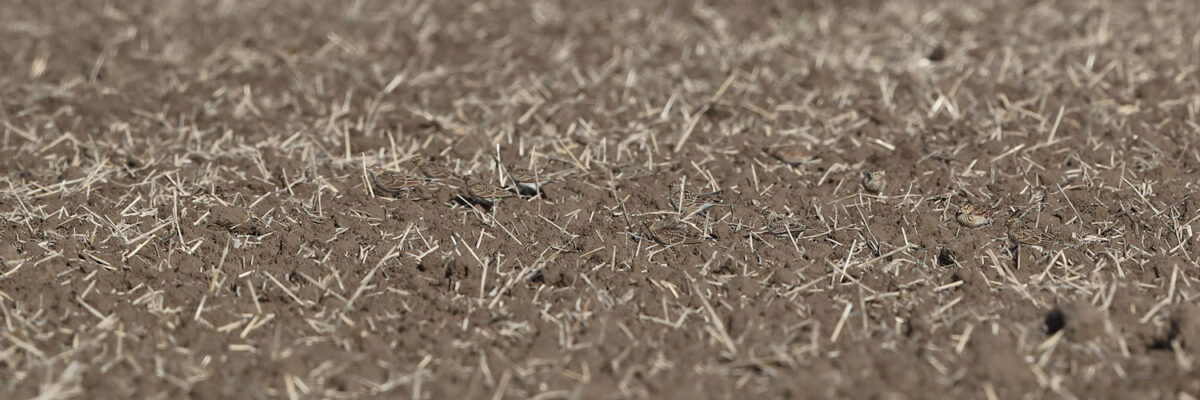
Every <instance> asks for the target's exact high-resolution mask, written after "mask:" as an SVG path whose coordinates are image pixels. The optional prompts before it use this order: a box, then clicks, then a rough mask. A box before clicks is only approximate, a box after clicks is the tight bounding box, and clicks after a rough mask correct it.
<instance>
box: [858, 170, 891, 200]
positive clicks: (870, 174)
mask: <svg viewBox="0 0 1200 400" xmlns="http://www.w3.org/2000/svg"><path fill="white" fill-rule="evenodd" d="M862 187H863V189H864V190H866V191H867V193H871V194H880V193H883V189H884V188H885V187H887V176H886V173H885V172H883V171H866V172H863V180H862Z"/></svg>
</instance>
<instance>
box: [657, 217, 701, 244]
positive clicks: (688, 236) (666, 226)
mask: <svg viewBox="0 0 1200 400" xmlns="http://www.w3.org/2000/svg"><path fill="white" fill-rule="evenodd" d="M644 224H645V226H646V232H647V233H649V234H650V239H651V240H654V241H655V242H657V243H658V244H660V245H663V246H668V247H669V246H679V245H686V244H696V243H700V242H703V241H704V240H705V239H707V237H706V236H705V235H702V234H700V232H698V231H696V230H695V229H693V228H692V227H691V226H689V225H688V224H687V223H684V222H683V221H680V220H677V219H673V218H672V219H663V220H659V221H658V222H654V223H650V221H646V222H645V223H644Z"/></svg>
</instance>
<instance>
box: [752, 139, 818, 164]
mask: <svg viewBox="0 0 1200 400" xmlns="http://www.w3.org/2000/svg"><path fill="white" fill-rule="evenodd" d="M763 152H765V153H767V155H769V156H771V157H773V158H775V159H776V160H779V162H781V163H784V164H787V165H791V166H793V167H797V166H800V165H802V164H804V163H805V162H807V161H810V160H812V159H813V155H812V154H810V153H809V152H808V151H806V150H805V149H804V147H802V146H800V145H798V144H783V145H776V146H767V147H764V148H763Z"/></svg>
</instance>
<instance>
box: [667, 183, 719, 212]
mask: <svg viewBox="0 0 1200 400" xmlns="http://www.w3.org/2000/svg"><path fill="white" fill-rule="evenodd" d="M668 189H669V190H668V191H667V203H669V204H670V205H671V208H672V209H674V210H675V211H678V212H679V213H680V214H682V215H683V216H684V217H685V218H686V217H691V216H692V215H696V214H700V213H703V212H704V211H705V210H708V209H709V208H712V207H713V206H715V205H717V204H721V203H723V202H724V200H722V199H721V198H720V197H719V195H720V194H721V192H722V190H717V191H712V192H707V193H696V192H693V191H691V190H687V189H683V188H680V187H679V184H677V183H674V182H672V183H671V185H670V186H669V187H668Z"/></svg>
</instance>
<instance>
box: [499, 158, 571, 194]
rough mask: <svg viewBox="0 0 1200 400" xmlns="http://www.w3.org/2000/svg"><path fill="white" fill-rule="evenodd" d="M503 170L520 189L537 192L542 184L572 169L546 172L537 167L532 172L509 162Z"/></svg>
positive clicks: (568, 172)
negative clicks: (535, 171)
mask: <svg viewBox="0 0 1200 400" xmlns="http://www.w3.org/2000/svg"><path fill="white" fill-rule="evenodd" d="M504 172H505V174H507V175H508V177H509V178H511V179H512V180H513V183H514V184H516V185H517V187H518V188H519V189H520V190H522V191H526V192H533V193H537V191H538V190H541V188H542V186H544V185H546V184H549V183H550V182H554V181H555V180H556V179H558V177H560V176H564V175H567V174H570V173H572V172H574V171H573V170H569V169H565V170H562V171H555V172H551V173H546V172H544V171H542V170H541V169H538V170H537V173H534V172H533V171H530V170H528V169H525V168H521V167H516V166H513V165H512V164H509V165H508V166H506V167H505V168H504Z"/></svg>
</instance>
